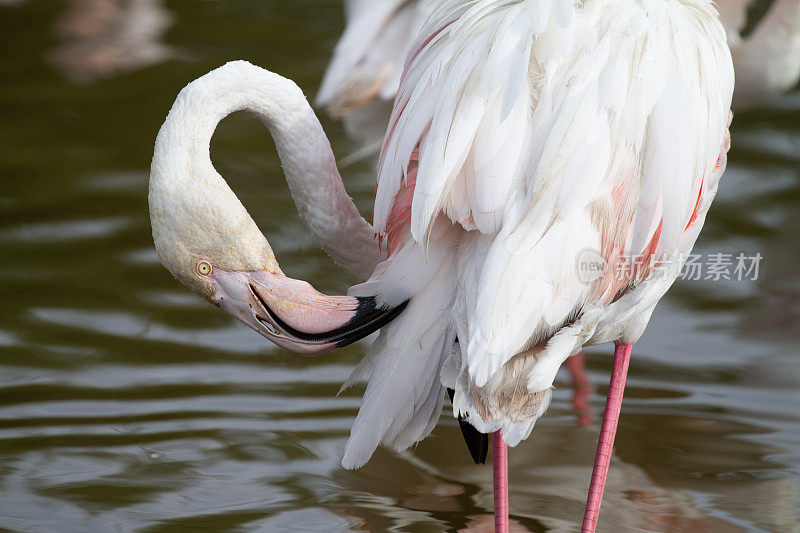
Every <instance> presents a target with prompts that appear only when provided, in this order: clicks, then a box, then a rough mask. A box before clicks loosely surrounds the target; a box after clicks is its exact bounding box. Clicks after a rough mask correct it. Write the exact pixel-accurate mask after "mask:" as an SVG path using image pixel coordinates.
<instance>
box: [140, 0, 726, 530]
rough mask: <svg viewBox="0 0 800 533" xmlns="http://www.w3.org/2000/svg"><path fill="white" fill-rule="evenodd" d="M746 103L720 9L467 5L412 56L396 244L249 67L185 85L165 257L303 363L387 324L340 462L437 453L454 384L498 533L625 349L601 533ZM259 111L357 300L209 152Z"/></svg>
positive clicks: (599, 463) (445, 15)
mask: <svg viewBox="0 0 800 533" xmlns="http://www.w3.org/2000/svg"><path fill="white" fill-rule="evenodd" d="M732 91H733V68H732V63H731V58H730V52H729V49H728V47H727V46H726V42H725V34H724V30H723V28H722V26H721V25H720V24H719V22H718V19H717V15H716V12H715V11H714V9H713V7H712V4H711V2H710V0H593V1H586V2H580V3H575V4H573V2H572V0H448V1H446V2H444V3H443V4H442V5H441V7H440V8H439V9H437V11H436V12H435V13H434V15H433V16H432V17H431V19H430V20H429V22H428V23H427V24H426V26H425V27H424V28H423V30H422V36H421V37H420V39H419V40H418V41H417V45H416V46H415V48H414V49H413V50H412V51H411V53H410V54H409V60H408V62H407V67H406V70H405V73H404V76H403V79H402V80H401V82H400V87H399V91H398V96H397V99H396V102H395V106H394V112H393V114H392V119H391V126H390V128H389V131H388V132H387V135H386V139H385V142H384V147H383V150H382V154H381V162H380V168H379V174H378V190H377V193H376V198H375V215H374V224H375V226H374V228H373V227H372V226H370V225H369V224H368V223H367V222H366V221H364V220H363V219H362V218H361V217H360V216H359V215H358V212H357V210H356V208H355V206H354V205H353V203H352V201H351V200H350V199H349V197H348V196H347V194H346V192H345V190H344V187H343V185H342V181H341V178H340V177H339V173H338V171H337V169H336V165H335V160H334V156H333V154H332V152H331V149H330V145H329V144H328V141H327V139H326V137H325V134H324V132H323V130H322V128H321V126H320V124H319V122H318V121H317V119H316V117H315V116H314V113H313V111H312V110H311V108H310V106H309V105H308V103H307V102H306V100H305V98H304V97H303V94H302V92H301V91H300V90H299V89H298V88H297V87H296V86H295V85H294V84H293V83H292V82H290V81H288V80H285V79H284V78H281V77H280V76H278V75H276V74H272V73H270V72H267V71H264V70H261V69H259V68H257V67H254V66H252V65H249V64H247V63H243V62H236V63H231V64H228V65H226V66H224V67H221V68H220V69H217V70H215V71H213V72H211V73H210V74H208V75H206V76H204V77H202V78H200V79H199V80H197V81H195V82H193V83H192V84H190V85H189V86H188V87H187V88H185V89H184V90H183V91H182V92H181V94H180V95H179V97H178V99H177V101H176V103H175V105H174V106H173V108H172V110H171V111H170V114H169V116H168V118H167V120H166V122H165V123H164V125H163V127H162V129H161V131H160V133H159V136H158V139H157V141H156V147H155V155H154V158H153V165H152V171H151V180H150V212H151V219H152V225H153V236H154V240H155V244H156V249H157V250H158V253H159V256H160V258H161V260H162V262H163V263H164V265H165V266H166V267H167V268H168V269H169V270H170V271H171V272H172V273H173V275H175V276H176V277H177V278H178V279H179V280H180V281H182V282H183V283H184V284H185V285H187V286H188V287H189V288H191V289H192V290H194V291H195V292H197V293H198V294H200V295H202V296H203V297H205V298H206V299H208V300H209V301H211V302H212V303H214V304H216V305H218V306H220V307H221V308H223V309H225V310H226V311H228V312H230V313H231V314H233V315H234V316H236V317H237V318H239V319H240V320H242V321H243V322H245V323H246V324H248V325H249V326H250V327H252V328H253V329H255V330H256V331H258V332H259V333H261V334H262V335H264V336H265V337H267V338H269V339H271V340H273V341H275V342H276V343H277V344H280V345H282V346H285V347H287V348H289V349H292V350H295V351H297V352H300V353H306V354H319V353H324V352H325V351H329V350H332V349H334V348H336V347H337V346H340V345H343V344H346V343H348V342H352V341H353V340H355V339H358V338H360V337H362V336H364V335H365V334H367V333H368V332H370V331H372V330H375V329H378V328H380V330H381V333H380V336H379V337H378V339H377V341H376V342H375V343H374V344H373V346H372V347H371V349H370V351H369V353H368V355H367V356H366V357H365V358H364V360H363V361H362V363H361V364H360V365H359V366H358V367H357V368H356V370H355V371H354V373H353V376H352V377H351V379H350V380H349V383H352V382H355V381H359V380H364V381H367V382H368V385H367V390H366V392H365V395H364V398H363V402H362V406H361V409H360V411H359V413H358V416H357V418H356V420H355V423H354V425H353V429H352V432H351V435H350V439H349V440H348V443H347V446H346V448H345V452H344V458H343V460H342V464H343V465H344V466H345V467H348V468H354V467H358V466H361V465H363V464H364V463H365V462H366V461H367V460H369V458H370V457H371V455H372V454H373V452H374V451H375V449H376V447H377V446H378V445H379V444H380V443H384V444H386V445H388V446H391V447H393V448H394V449H398V450H402V449H405V448H408V447H409V446H411V445H412V444H413V443H415V442H417V441H419V440H421V439H423V438H425V437H426V436H427V435H428V434H429V433H430V432H431V430H432V429H433V427H434V426H435V424H436V421H437V420H438V417H439V414H440V411H441V408H442V404H443V399H444V390H445V389H449V390H450V391H452V397H453V403H454V415H455V416H458V417H459V418H460V420H461V421H462V423H463V424H464V425H465V426H466V427H468V428H472V429H471V431H472V432H473V433H472V435H473V436H474V435H475V430H477V431H479V432H480V433H481V434H489V433H493V435H494V437H493V442H494V449H495V453H494V460H493V462H494V466H495V492H496V497H495V503H496V508H495V513H496V521H497V529H498V530H499V531H507V527H508V508H507V484H506V483H507V480H506V476H505V468H506V464H505V460H504V459H505V453H506V445H507V444H510V445H516V444H518V443H519V442H520V441H521V440H523V439H524V438H526V437H527V436H528V435H529V434H530V432H531V430H532V428H533V425H534V423H535V422H536V420H537V419H538V418H539V417H540V416H541V415H542V414H543V412H544V411H545V409H546V408H547V405H548V403H549V400H550V390H551V386H552V383H553V380H554V378H555V374H556V371H557V370H558V368H559V366H561V364H562V363H563V362H564V361H565V360H566V359H567V358H568V357H570V356H572V355H574V354H575V353H577V352H578V351H579V350H581V348H582V347H583V346H585V345H592V344H599V343H603V342H609V341H614V342H616V343H617V349H616V350H615V357H614V369H613V376H612V382H611V387H610V389H609V397H608V400H607V409H606V413H605V415H604V422H603V428H602V431H601V439H600V444H599V446H598V456H597V460H596V463H595V472H594V473H593V477H592V484H591V488H590V496H589V498H588V502H587V511H586V516H585V518H584V525H583V529H584V531H593V530H594V528H595V526H596V521H597V514H598V511H599V504H600V499H601V497H602V488H603V484H604V482H605V472H606V471H607V469H608V461H609V458H610V449H611V446H612V445H613V437H614V433H615V429H616V420H617V417H618V414H619V406H620V403H621V399H622V390H623V387H624V381H625V375H626V371H627V364H628V360H629V357H630V353H631V346H632V344H633V343H634V342H635V341H636V340H637V339H638V338H639V336H640V335H641V334H642V332H643V331H644V328H645V326H646V324H647V322H648V320H649V318H650V316H651V314H652V312H653V309H654V307H655V305H656V303H657V302H658V300H659V299H660V298H661V297H662V296H663V295H664V293H665V292H666V291H667V290H668V288H669V287H670V285H671V284H672V283H673V281H674V280H675V278H676V276H677V274H678V272H679V270H680V268H681V266H682V263H683V260H684V259H685V256H686V254H688V252H689V251H690V250H691V248H692V246H693V244H694V241H695V239H696V238H697V236H698V234H699V232H700V229H701V227H702V225H703V222H704V220H705V216H706V212H707V211H708V208H709V207H710V204H711V201H712V199H713V197H714V195H715V193H716V189H717V184H718V180H719V178H720V176H721V174H722V172H723V170H724V167H725V163H726V153H727V148H728V144H729V141H728V136H727V126H728V121H729V107H730V102H731V93H732ZM238 110H248V111H250V112H252V113H253V114H255V115H256V116H257V117H258V118H259V119H261V121H262V122H264V123H265V124H266V125H267V127H268V128H269V130H270V132H271V133H272V136H273V138H274V140H275V143H276V146H277V149H278V153H279V155H280V158H281V161H282V164H283V168H284V170H285V173H286V178H287V181H288V183H289V186H290V189H291V191H292V195H293V198H294V200H295V202H296V204H297V207H298V210H299V212H300V216H301V218H302V219H303V221H304V222H305V223H306V225H307V226H308V227H309V230H310V231H311V233H312V234H313V235H314V236H315V237H316V239H317V240H318V241H319V242H320V244H321V245H322V246H323V247H324V248H325V249H326V250H327V251H328V253H329V254H330V255H331V256H332V257H333V258H334V260H335V261H336V262H337V263H338V264H339V265H340V266H341V267H342V268H344V269H345V270H346V271H347V272H349V273H350V274H351V275H353V276H354V277H355V278H356V279H357V280H363V279H365V278H367V277H369V279H368V280H367V281H365V282H364V283H361V284H359V285H356V286H354V287H353V288H351V290H350V293H349V294H350V296H341V297H327V296H324V295H321V294H319V293H317V292H316V291H314V290H313V289H312V288H311V287H310V286H309V285H308V284H306V283H305V282H301V281H296V280H292V279H290V278H287V277H286V276H284V275H283V274H282V272H281V271H280V268H279V267H278V263H277V261H276V260H275V257H274V255H273V253H272V250H271V248H270V247H269V244H268V243H267V240H266V239H265V238H264V236H263V235H262V234H261V232H260V231H259V230H258V228H257V227H256V225H255V223H254V222H253V221H252V219H251V218H250V217H249V215H248V214H247V212H246V211H245V209H244V207H243V206H242V205H241V203H240V202H239V200H238V199H237V198H236V196H235V195H234V194H233V192H232V191H231V190H230V188H229V187H228V186H227V184H226V183H225V181H224V180H223V178H222V177H221V176H220V175H219V174H218V173H217V172H216V171H215V170H214V168H213V166H212V165H211V161H210V159H209V143H210V140H211V136H212V134H213V131H214V129H215V127H216V125H217V123H218V122H219V121H220V120H221V119H222V118H223V117H225V116H226V115H228V114H229V113H231V112H234V111H238ZM376 236H377V238H376ZM379 242H380V243H381V246H380V251H379ZM582 261H583V262H586V263H587V264H589V265H591V266H593V267H595V268H596V270H589V272H590V273H591V274H592V275H591V276H588V277H587V276H586V275H585V274H586V271H581V270H580V269H579V268H578V265H579V264H580V263H581V262H582ZM376 265H377V266H376ZM390 321H391V322H390Z"/></svg>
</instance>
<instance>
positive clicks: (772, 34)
mask: <svg viewBox="0 0 800 533" xmlns="http://www.w3.org/2000/svg"><path fill="white" fill-rule="evenodd" d="M753 3H754V0H724V1H721V2H720V3H719V12H720V18H721V20H722V23H723V24H724V25H725V28H726V29H727V30H728V42H729V44H730V47H731V53H732V54H733V66H734V70H735V71H736V90H735V91H734V93H733V107H734V108H735V109H736V110H743V109H747V108H748V107H752V106H754V105H757V104H759V103H761V102H763V101H766V100H768V99H771V98H774V97H776V96H779V95H781V94H783V93H785V92H787V91H789V90H791V89H793V88H794V87H795V86H796V85H797V82H798V80H800V2H798V1H797V0H773V2H772V4H771V5H770V6H769V9H768V11H767V12H766V14H765V15H764V16H763V18H762V19H761V20H760V21H758V23H757V24H756V25H755V27H753V28H752V30H751V31H750V33H749V34H748V35H746V36H745V35H743V34H742V32H743V31H744V30H745V27H746V25H747V24H748V20H747V12H748V9H749V8H750V7H751V6H752V4H753Z"/></svg>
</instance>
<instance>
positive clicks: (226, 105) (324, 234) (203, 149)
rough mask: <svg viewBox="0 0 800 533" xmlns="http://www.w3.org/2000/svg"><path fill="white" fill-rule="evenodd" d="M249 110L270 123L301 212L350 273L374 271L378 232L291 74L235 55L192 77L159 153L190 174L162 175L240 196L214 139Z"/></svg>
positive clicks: (359, 275)
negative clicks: (225, 174) (214, 159)
mask: <svg viewBox="0 0 800 533" xmlns="http://www.w3.org/2000/svg"><path fill="white" fill-rule="evenodd" d="M242 110H246V111H250V112H251V113H253V114H254V115H255V116H256V117H258V118H259V119H260V120H261V122H263V123H264V124H265V125H266V126H267V128H268V129H269V131H270V133H271V135H272V137H273V139H274V141H275V145H276V147H277V149H278V155H279V157H280V160H281V165H282V166H283V169H284V172H285V174H286V180H287V182H288V184H289V189H290V190H291V193H292V198H293V199H294V202H295V204H296V206H297V210H298V212H299V214H300V218H301V219H302V221H303V222H304V223H305V225H306V227H308V229H309V231H310V232H311V234H312V235H313V236H314V238H315V239H316V240H317V242H319V244H320V245H321V246H322V247H323V248H324V249H325V251H326V252H327V253H328V254H329V255H330V256H331V258H332V259H333V260H334V261H335V262H336V263H337V264H338V265H339V266H340V267H341V268H342V269H343V270H344V271H345V272H346V273H347V274H348V275H349V276H351V277H352V278H354V279H356V280H358V281H363V280H365V279H367V278H369V276H370V275H371V274H372V271H373V270H374V268H375V266H376V265H377V264H378V263H379V262H380V261H381V259H382V258H381V255H380V254H381V252H380V248H379V246H378V243H377V240H376V238H375V233H374V231H373V229H372V227H371V226H370V225H369V223H367V221H366V220H364V219H363V218H362V217H361V216H360V215H359V213H358V210H357V209H356V206H355V204H353V201H352V200H351V199H350V197H349V196H348V195H347V192H346V191H345V188H344V184H343V183H342V179H341V177H340V176H339V171H338V169H337V168H336V161H335V158H334V155H333V152H332V150H331V147H330V143H329V142H328V139H327V137H326V135H325V132H324V131H323V129H322V125H321V124H320V123H319V120H317V117H316V116H315V115H314V112H313V110H312V109H311V107H310V106H309V104H308V102H307V100H306V98H305V96H304V95H303V93H302V91H301V90H300V89H299V88H298V87H297V85H295V84H294V83H293V82H292V81H290V80H287V79H286V78H283V77H281V76H279V75H277V74H274V73H272V72H269V71H266V70H264V69H261V68H259V67H256V66H254V65H251V64H250V63H247V62H245V61H235V62H231V63H228V64H226V65H224V66H222V67H220V68H218V69H216V70H214V71H212V72H210V73H209V74H207V75H205V76H203V77H202V78H200V79H198V80H196V81H194V82H192V83H191V84H189V85H188V86H187V87H186V88H185V89H184V90H183V91H181V94H180V95H179V97H178V99H177V100H176V102H175V105H174V106H173V108H172V110H171V111H170V114H169V117H168V118H167V122H166V123H165V125H164V127H163V128H162V131H161V132H160V133H159V140H158V141H157V147H159V146H160V147H163V150H161V151H160V153H159V151H157V158H158V159H160V160H162V161H169V166H170V167H171V168H173V169H174V168H179V169H187V172H186V173H185V175H184V176H183V177H180V176H175V175H174V174H170V173H158V175H159V176H161V178H160V179H165V180H177V179H185V178H186V176H192V179H191V180H190V181H189V182H187V183H185V187H187V188H190V189H192V190H191V191H182V192H181V194H195V195H202V194H203V193H207V194H218V193H219V191H220V190H221V189H220V188H222V189H224V191H225V192H224V194H226V195H228V194H230V195H232V194H233V193H232V192H231V191H230V188H229V187H228V186H227V184H226V183H225V182H224V180H222V178H221V176H219V174H218V173H217V172H216V170H214V167H213V165H212V163H211V158H210V152H209V146H210V143H211V138H212V136H213V134H214V131H215V130H216V127H217V125H218V124H219V122H220V121H221V120H222V119H223V118H225V117H226V116H228V115H230V114H231V113H234V112H236V111H242ZM153 165H154V166H155V165H159V161H157V160H156V159H154V161H153ZM156 185H157V184H156ZM236 203H237V204H239V202H238V201H237V202H236ZM239 205H240V204H239ZM242 209H243V208H242Z"/></svg>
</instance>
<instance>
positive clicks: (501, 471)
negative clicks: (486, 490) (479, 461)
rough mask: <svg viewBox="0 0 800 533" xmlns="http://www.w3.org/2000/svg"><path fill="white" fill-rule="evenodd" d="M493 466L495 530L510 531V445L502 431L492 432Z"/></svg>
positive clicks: (497, 531) (499, 531)
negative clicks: (503, 436) (505, 440)
mask: <svg viewBox="0 0 800 533" xmlns="http://www.w3.org/2000/svg"><path fill="white" fill-rule="evenodd" d="M492 468H493V470H494V530H495V533H508V446H507V445H506V443H505V442H504V441H503V438H502V431H495V432H494V433H493V434H492Z"/></svg>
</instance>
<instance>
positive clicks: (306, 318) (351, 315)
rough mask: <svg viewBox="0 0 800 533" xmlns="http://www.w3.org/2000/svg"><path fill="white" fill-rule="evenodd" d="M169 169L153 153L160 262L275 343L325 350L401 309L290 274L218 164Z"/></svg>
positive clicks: (361, 333)
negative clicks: (322, 289) (190, 171)
mask: <svg viewBox="0 0 800 533" xmlns="http://www.w3.org/2000/svg"><path fill="white" fill-rule="evenodd" d="M164 171H165V169H162V168H159V165H157V164H156V160H154V164H153V168H152V171H151V180H150V195H149V202H150V219H151V224H152V228H153V240H154V243H155V247H156V251H157V252H158V256H159V258H160V259H161V263H162V264H163V265H164V266H165V267H166V268H167V270H169V271H170V272H171V273H172V275H173V276H175V277H176V278H177V279H178V280H179V281H180V282H181V283H183V284H184V285H185V286H186V287H188V288H189V289H191V290H192V291H193V292H195V293H196V294H198V295H200V296H201V297H203V298H204V299H206V300H208V301H209V302H211V303H212V304H214V305H215V306H217V307H219V308H221V309H223V310H224V311H226V312H228V313H230V314H231V315H233V316H234V317H236V318H237V319H239V320H240V321H242V322H244V323H245V324H247V325H248V326H250V327H251V328H252V329H254V330H255V331H257V332H258V333H260V334H261V335H263V336H264V337H266V338H268V339H269V340H271V341H272V342H274V343H275V344H277V345H279V346H282V347H284V348H287V349H288V350H291V351H293V352H295V353H299V354H303V355H319V354H323V353H326V352H329V351H331V350H334V349H336V348H338V347H341V346H345V345H347V344H350V343H352V342H354V341H356V340H359V339H361V338H363V337H365V336H367V335H369V334H370V333H372V332H373V331H375V330H377V329H379V328H380V327H382V326H383V325H384V324H386V323H388V322H389V321H390V320H392V319H393V318H394V317H395V316H397V314H399V313H400V311H401V310H402V307H401V308H394V309H388V308H382V307H381V308H378V307H377V306H376V301H375V298H371V297H366V298H363V297H348V296H326V295H324V294H321V293H319V292H317V291H316V290H315V289H314V288H313V287H312V286H311V285H309V284H308V283H306V282H305V281H301V280H295V279H291V278H289V277H287V276H285V275H284V274H283V272H282V271H281V269H280V267H279V265H278V261H277V259H276V258H275V254H274V253H273V251H272V247H271V246H270V245H269V242H267V239H266V238H265V237H264V235H263V234H262V233H261V231H260V230H259V229H258V227H257V226H256V224H255V222H254V221H253V219H252V218H251V217H250V215H249V214H248V213H247V211H246V210H245V208H244V206H243V205H242V204H241V202H240V201H239V200H238V198H237V197H236V195H235V194H234V193H233V191H231V190H230V188H229V187H228V186H227V184H226V183H225V181H224V180H223V179H222V178H221V177H220V176H219V175H218V174H216V172H214V173H208V174H206V175H205V176H195V177H193V178H191V179H189V178H187V179H181V178H179V177H175V176H177V175H178V174H175V173H173V174H170V179H161V178H162V177H163V176H161V174H160V173H162V172H164ZM166 171H167V172H168V170H166ZM215 174H216V175H215Z"/></svg>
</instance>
